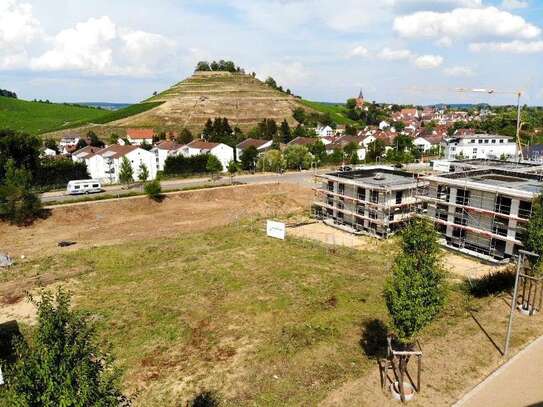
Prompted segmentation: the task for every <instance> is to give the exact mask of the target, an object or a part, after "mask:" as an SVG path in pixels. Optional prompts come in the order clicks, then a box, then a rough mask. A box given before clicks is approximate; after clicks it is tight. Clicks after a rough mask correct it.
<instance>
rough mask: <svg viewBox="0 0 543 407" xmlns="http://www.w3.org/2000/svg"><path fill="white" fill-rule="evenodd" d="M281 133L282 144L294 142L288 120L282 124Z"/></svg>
mask: <svg viewBox="0 0 543 407" xmlns="http://www.w3.org/2000/svg"><path fill="white" fill-rule="evenodd" d="M279 133H280V135H281V142H283V143H285V144H288V142H289V141H290V140H292V132H291V131H290V126H289V125H288V122H287V121H286V120H283V121H282V122H281V127H280V128H279Z"/></svg>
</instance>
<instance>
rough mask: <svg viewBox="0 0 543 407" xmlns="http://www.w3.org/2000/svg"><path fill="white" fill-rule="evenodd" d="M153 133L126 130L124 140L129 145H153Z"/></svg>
mask: <svg viewBox="0 0 543 407" xmlns="http://www.w3.org/2000/svg"><path fill="white" fill-rule="evenodd" d="M154 136H155V131H154V130H153V129H127V130H126V139H127V140H128V141H129V142H130V144H132V145H135V146H141V145H142V144H149V145H152V144H153V137H154Z"/></svg>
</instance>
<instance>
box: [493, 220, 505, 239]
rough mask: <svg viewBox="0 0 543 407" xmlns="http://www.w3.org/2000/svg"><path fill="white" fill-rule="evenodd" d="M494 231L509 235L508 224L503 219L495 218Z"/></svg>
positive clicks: (501, 234)
mask: <svg viewBox="0 0 543 407" xmlns="http://www.w3.org/2000/svg"><path fill="white" fill-rule="evenodd" d="M492 233H495V234H496V235H500V236H507V224H506V223H505V222H503V221H501V220H494V223H493V224H492Z"/></svg>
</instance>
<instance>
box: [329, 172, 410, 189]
mask: <svg viewBox="0 0 543 407" xmlns="http://www.w3.org/2000/svg"><path fill="white" fill-rule="evenodd" d="M326 176H327V177H334V178H338V180H339V181H341V180H342V179H344V180H345V181H351V182H349V183H350V184H360V185H370V186H373V187H375V188H376V189H377V188H393V187H407V186H409V185H410V184H415V183H416V182H417V178H416V175H415V174H413V173H410V172H406V171H401V170H392V169H388V168H363V169H358V170H354V171H338V172H332V173H327V174H326Z"/></svg>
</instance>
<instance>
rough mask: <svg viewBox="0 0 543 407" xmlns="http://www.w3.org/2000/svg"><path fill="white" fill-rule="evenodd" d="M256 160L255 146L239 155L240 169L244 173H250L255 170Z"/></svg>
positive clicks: (256, 151)
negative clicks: (244, 171)
mask: <svg viewBox="0 0 543 407" xmlns="http://www.w3.org/2000/svg"><path fill="white" fill-rule="evenodd" d="M257 159H258V150H257V149H256V147H255V146H249V147H247V148H246V149H245V150H243V152H242V153H241V157H240V160H241V168H243V169H244V170H246V171H252V170H254V169H255V165H256V161H257Z"/></svg>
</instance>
